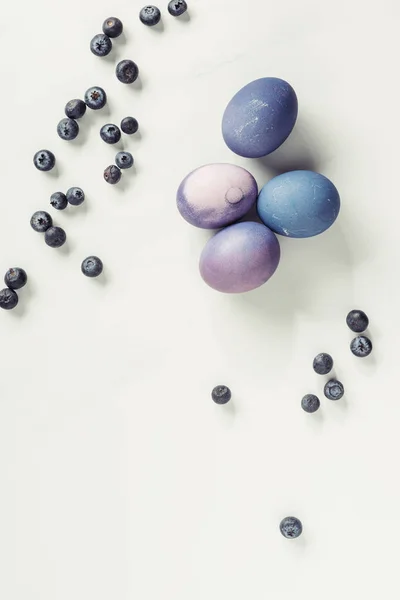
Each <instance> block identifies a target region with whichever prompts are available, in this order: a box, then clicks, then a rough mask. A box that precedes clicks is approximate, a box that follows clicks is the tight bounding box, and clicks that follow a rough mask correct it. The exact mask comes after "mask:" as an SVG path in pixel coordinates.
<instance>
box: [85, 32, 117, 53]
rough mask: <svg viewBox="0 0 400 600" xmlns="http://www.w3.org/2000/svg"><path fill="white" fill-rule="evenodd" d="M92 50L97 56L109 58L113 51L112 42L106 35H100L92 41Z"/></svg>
mask: <svg viewBox="0 0 400 600" xmlns="http://www.w3.org/2000/svg"><path fill="white" fill-rule="evenodd" d="M90 50H91V52H92V54H94V55H95V56H107V54H110V52H111V50H112V41H111V40H110V38H109V36H108V35H106V34H105V33H98V34H97V35H95V36H94V38H92V40H91V41H90Z"/></svg>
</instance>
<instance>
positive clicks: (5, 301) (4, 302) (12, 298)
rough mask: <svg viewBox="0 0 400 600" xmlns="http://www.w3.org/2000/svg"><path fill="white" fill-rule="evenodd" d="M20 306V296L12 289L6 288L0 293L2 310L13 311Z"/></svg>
mask: <svg viewBox="0 0 400 600" xmlns="http://www.w3.org/2000/svg"><path fill="white" fill-rule="evenodd" d="M17 304H18V294H17V292H14V290H10V288H5V289H4V290H1V291H0V308H4V310H12V309H13V308H15V307H16V306H17Z"/></svg>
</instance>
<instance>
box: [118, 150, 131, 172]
mask: <svg viewBox="0 0 400 600" xmlns="http://www.w3.org/2000/svg"><path fill="white" fill-rule="evenodd" d="M115 164H116V165H117V167H119V168H120V169H130V168H131V167H132V165H133V156H132V154H131V153H130V152H118V154H117V155H116V157H115Z"/></svg>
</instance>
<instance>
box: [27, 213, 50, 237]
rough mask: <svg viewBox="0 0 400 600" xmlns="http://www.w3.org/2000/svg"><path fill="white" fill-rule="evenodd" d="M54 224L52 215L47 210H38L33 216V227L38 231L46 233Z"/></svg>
mask: <svg viewBox="0 0 400 600" xmlns="http://www.w3.org/2000/svg"><path fill="white" fill-rule="evenodd" d="M52 225H53V219H52V218H51V215H49V213H48V212H46V211H45V210H38V211H36V212H35V213H33V215H32V217H31V227H32V229H33V230H34V231H37V232H38V233H44V232H45V231H47V229H48V228H49V227H51V226H52Z"/></svg>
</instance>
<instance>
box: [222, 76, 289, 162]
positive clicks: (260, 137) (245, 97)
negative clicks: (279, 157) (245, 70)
mask: <svg viewBox="0 0 400 600" xmlns="http://www.w3.org/2000/svg"><path fill="white" fill-rule="evenodd" d="M297 112H298V104H297V96H296V93H295V91H294V89H293V88H292V86H291V85H289V83H287V82H286V81H284V80H283V79H277V78H276V77H264V78H262V79H256V80H255V81H252V82H251V83H249V84H248V85H246V86H245V87H244V88H242V89H241V90H239V92H238V93H237V94H236V95H235V96H234V97H233V98H232V100H231V101H230V102H229V104H228V106H227V107H226V109H225V113H224V116H223V119H222V135H223V137H224V140H225V143H226V144H227V146H228V147H229V148H230V149H231V150H232V151H233V152H235V153H236V154H239V156H244V157H246V158H259V157H261V156H266V155H267V154H270V153H271V152H273V151H274V150H276V149H277V148H279V146H281V144H283V142H284V141H285V140H286V138H287V137H288V136H289V134H290V132H291V131H292V129H293V127H294V125H295V123H296V119H297Z"/></svg>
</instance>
